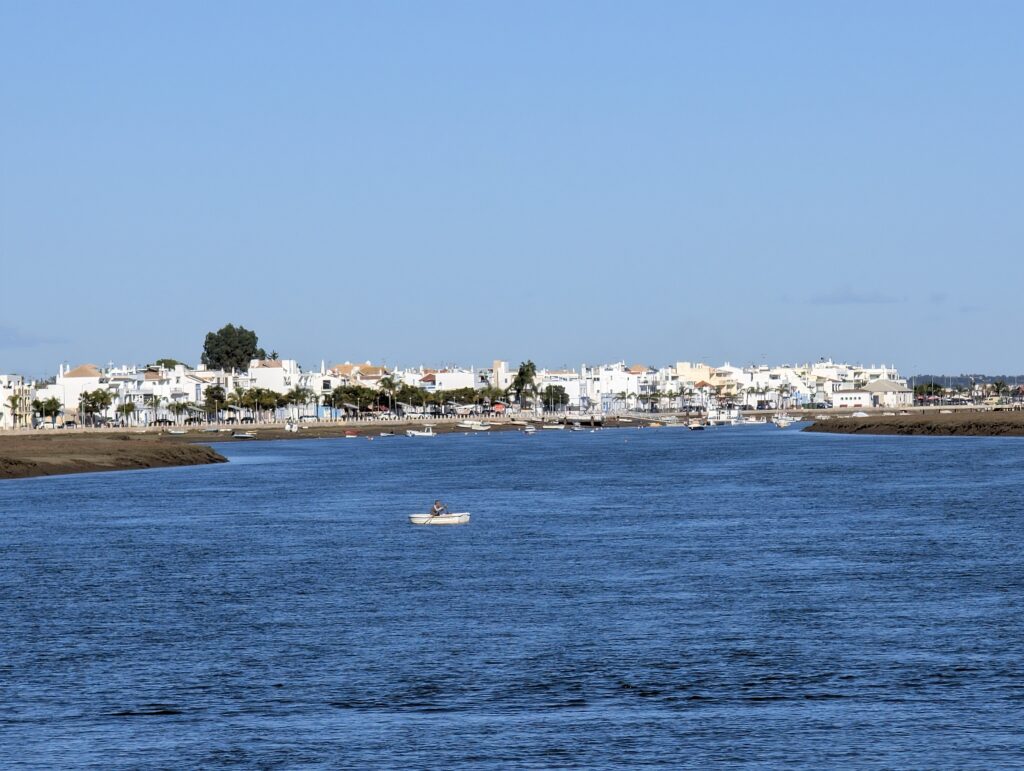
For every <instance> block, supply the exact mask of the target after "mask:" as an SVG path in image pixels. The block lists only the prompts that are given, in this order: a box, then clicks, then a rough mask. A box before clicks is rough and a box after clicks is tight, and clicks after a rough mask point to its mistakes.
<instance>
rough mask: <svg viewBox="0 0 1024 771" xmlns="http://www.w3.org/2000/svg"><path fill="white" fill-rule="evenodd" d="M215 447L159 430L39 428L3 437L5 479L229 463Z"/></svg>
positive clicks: (0, 456)
mask: <svg viewBox="0 0 1024 771" xmlns="http://www.w3.org/2000/svg"><path fill="white" fill-rule="evenodd" d="M226 462H227V458H225V457H224V456H223V455H221V454H220V453H218V452H216V451H214V450H213V449H211V448H210V447H206V446H204V445H200V444H187V443H184V442H168V441H166V440H164V439H162V438H161V437H160V436H158V435H155V434H131V433H116V434H97V433H92V432H88V431H82V432H81V433H74V432H71V431H60V432H53V433H50V432H42V431H40V432H35V433H31V434H10V435H6V436H4V435H0V479H17V478H20V477H37V476H51V475H54V474H76V473H82V472H86V471H123V470H128V469H145V468H161V467H166V466H197V465H202V464H207V463H226Z"/></svg>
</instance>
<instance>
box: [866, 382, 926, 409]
mask: <svg viewBox="0 0 1024 771" xmlns="http://www.w3.org/2000/svg"><path fill="white" fill-rule="evenodd" d="M864 391H865V392H867V393H868V394H870V395H871V403H872V405H873V406H875V407H910V406H912V405H913V404H914V391H913V390H912V389H910V388H908V387H907V385H906V383H904V382H903V381H898V380H872V381H871V382H870V383H868V384H867V385H866V386H864Z"/></svg>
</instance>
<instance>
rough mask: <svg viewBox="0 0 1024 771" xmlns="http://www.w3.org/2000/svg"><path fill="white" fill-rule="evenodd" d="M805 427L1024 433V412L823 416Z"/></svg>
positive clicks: (885, 433) (915, 432)
mask: <svg viewBox="0 0 1024 771" xmlns="http://www.w3.org/2000/svg"><path fill="white" fill-rule="evenodd" d="M804 431H810V432H815V433H824V434H875V435H880V436H1024V412H954V413H950V414H946V415H943V414H941V413H936V412H930V413H928V414H917V415H872V416H869V417H866V418H844V419H833V420H824V421H821V420H819V421H817V422H815V423H813V424H812V425H810V426H808V427H807V428H805V429H804Z"/></svg>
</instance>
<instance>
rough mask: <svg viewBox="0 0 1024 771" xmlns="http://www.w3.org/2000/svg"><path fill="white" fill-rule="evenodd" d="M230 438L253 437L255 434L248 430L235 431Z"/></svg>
mask: <svg viewBox="0 0 1024 771" xmlns="http://www.w3.org/2000/svg"><path fill="white" fill-rule="evenodd" d="M231 438H232V439H255V438H256V434H250V433H249V432H248V431H236V432H235V433H233V434H232V435H231Z"/></svg>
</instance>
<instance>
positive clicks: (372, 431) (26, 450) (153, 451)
mask: <svg viewBox="0 0 1024 771" xmlns="http://www.w3.org/2000/svg"><path fill="white" fill-rule="evenodd" d="M791 412H792V411H791ZM758 414H761V415H766V414H769V413H758ZM662 417H664V416H663V415H660V414H649V415H637V414H635V413H634V414H631V415H629V416H628V417H627V416H624V419H621V420H620V419H619V418H615V417H610V418H609V417H606V418H605V420H604V423H603V427H604V428H640V427H644V426H646V425H649V424H651V423H656V422H657V421H658V420H659V418H662ZM800 417H802V418H803V419H813V417H812V416H810V415H804V416H800ZM461 420H463V419H462V418H439V419H435V420H431V421H423V420H394V421H346V422H338V423H335V422H319V423H308V424H303V425H302V426H300V428H299V429H298V430H297V431H289V430H287V429H286V428H285V424H283V423H260V424H255V425H243V426H236V427H231V428H225V427H221V428H220V429H219V430H218V431H217V432H216V433H213V432H212V431H210V430H203V429H201V428H192V429H189V430H188V431H187V432H186V433H180V434H179V433H173V434H172V433H169V432H168V430H167V429H157V428H135V429H123V428H119V429H111V428H99V429H76V430H73V431H64V430H61V431H38V430H35V431H27V430H26V431H12V432H5V433H3V434H0V480H3V479H21V478H26V477H38V476H54V475H59V474H77V473H85V472H95V471H127V470H133V469H148V468H166V467H172V466H197V465H207V464H211V463H226V462H227V458H225V457H224V456H223V455H221V454H220V453H218V452H217V451H216V450H214V449H213V448H212V447H209V446H208V445H209V444H212V443H220V442H238V441H251V440H248V439H240V438H236V437H234V436H232V434H234V433H235V432H243V431H244V432H247V433H251V434H254V435H255V438H256V439H259V440H279V439H280V440H287V439H330V438H341V437H352V436H354V437H356V438H360V439H376V438H383V437H381V435H382V434H385V435H386V434H396V435H398V436H402V435H404V433H405V431H406V429H408V428H421V427H422V426H423V425H424V423H426V422H430V423H431V425H433V426H434V432H435V433H438V434H446V433H473V432H471V431H468V430H467V429H466V428H465V427H463V426H460V425H459V423H460V422H461ZM684 420H685V419H684ZM484 422H486V423H487V424H488V425H489V426H490V429H489V430H491V431H518V430H521V429H522V428H523V423H522V421H516V422H513V421H511V420H509V419H507V418H490V419H487V420H486V421H484ZM583 425H584V426H585V427H588V428H589V425H588V424H587V422H586V420H584V421H583ZM803 430H804V431H808V432H812V433H831V434H870V435H883V436H1024V412H1021V411H1016V412H977V411H958V412H952V413H949V414H942V413H939V412H935V411H929V412H925V413H916V414H907V415H880V414H874V415H869V416H868V417H859V418H857V417H850V416H849V415H835V414H832V415H829V416H828V419H826V420H815V422H814V423H812V424H811V425H810V426H807V427H806V428H804V429H803ZM403 438H404V437H403Z"/></svg>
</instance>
